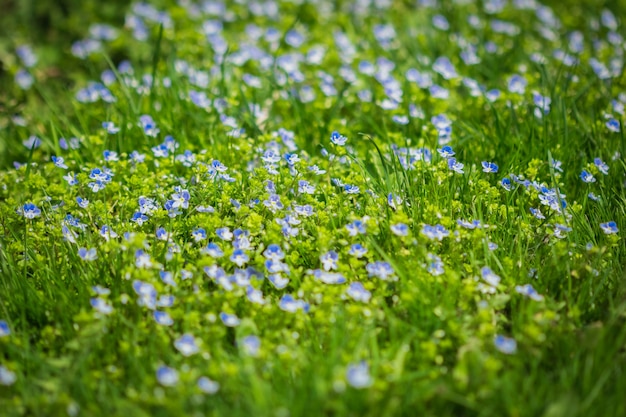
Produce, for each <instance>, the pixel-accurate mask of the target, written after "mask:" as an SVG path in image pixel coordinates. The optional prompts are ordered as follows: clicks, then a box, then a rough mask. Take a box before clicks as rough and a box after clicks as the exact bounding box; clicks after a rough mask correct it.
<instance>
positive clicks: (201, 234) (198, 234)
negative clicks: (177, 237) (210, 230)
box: [191, 227, 206, 242]
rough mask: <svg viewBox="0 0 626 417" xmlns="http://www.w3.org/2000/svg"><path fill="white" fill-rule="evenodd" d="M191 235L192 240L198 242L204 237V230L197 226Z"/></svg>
mask: <svg viewBox="0 0 626 417" xmlns="http://www.w3.org/2000/svg"><path fill="white" fill-rule="evenodd" d="M191 237H193V240H194V241H196V242H200V241H202V240H205V239H206V231H205V230H204V229H203V228H201V227H199V228H197V229H194V231H193V232H191Z"/></svg>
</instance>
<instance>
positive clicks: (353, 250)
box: [348, 243, 367, 259]
mask: <svg viewBox="0 0 626 417" xmlns="http://www.w3.org/2000/svg"><path fill="white" fill-rule="evenodd" d="M366 253H367V249H366V248H365V247H363V245H361V244H360V243H355V244H354V245H352V246H350V251H348V254H350V255H352V256H354V257H355V258H357V259H358V258H362V257H363V256H365V254H366Z"/></svg>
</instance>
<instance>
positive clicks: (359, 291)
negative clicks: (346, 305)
mask: <svg viewBox="0 0 626 417" xmlns="http://www.w3.org/2000/svg"><path fill="white" fill-rule="evenodd" d="M346 294H348V296H350V298H352V299H353V300H354V301H360V302H362V303H369V301H370V299H371V298H372V293H371V292H369V291H368V290H366V289H365V287H364V286H363V284H361V283H360V282H353V283H352V284H350V286H349V287H348V289H347V290H346Z"/></svg>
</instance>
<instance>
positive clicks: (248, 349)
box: [241, 335, 261, 357]
mask: <svg viewBox="0 0 626 417" xmlns="http://www.w3.org/2000/svg"><path fill="white" fill-rule="evenodd" d="M241 347H242V348H243V350H244V352H245V353H246V354H247V355H249V356H253V357H256V356H258V355H259V350H260V349H261V339H259V338H258V337H257V336H254V335H250V336H246V337H244V338H243V340H242V341H241Z"/></svg>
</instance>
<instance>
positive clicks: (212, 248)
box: [202, 242, 224, 258]
mask: <svg viewBox="0 0 626 417" xmlns="http://www.w3.org/2000/svg"><path fill="white" fill-rule="evenodd" d="M202 253H204V254H207V255H209V256H211V257H213V258H221V257H222V256H224V251H223V250H222V248H220V246H219V245H218V244H217V243H214V242H209V244H208V245H206V247H205V248H203V249H202Z"/></svg>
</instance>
